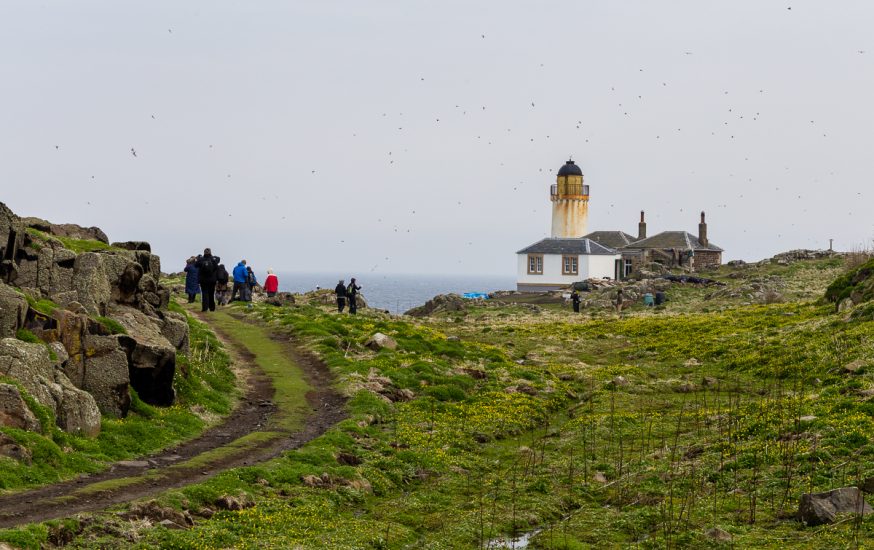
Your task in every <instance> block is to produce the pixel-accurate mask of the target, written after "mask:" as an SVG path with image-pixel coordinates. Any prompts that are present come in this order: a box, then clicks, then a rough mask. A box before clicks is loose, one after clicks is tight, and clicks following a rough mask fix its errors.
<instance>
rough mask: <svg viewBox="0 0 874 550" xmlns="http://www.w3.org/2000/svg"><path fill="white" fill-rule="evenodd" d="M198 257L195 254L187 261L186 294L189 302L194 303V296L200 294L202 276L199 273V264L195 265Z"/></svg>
mask: <svg viewBox="0 0 874 550" xmlns="http://www.w3.org/2000/svg"><path fill="white" fill-rule="evenodd" d="M196 262H197V258H195V257H194V256H192V257H190V258H188V260H187V261H186V262H185V294H187V295H188V303H189V304H193V303H194V298H195V297H196V296H197V295H198V294H200V278H199V277H198V273H197V266H196V265H194V264H195V263H196Z"/></svg>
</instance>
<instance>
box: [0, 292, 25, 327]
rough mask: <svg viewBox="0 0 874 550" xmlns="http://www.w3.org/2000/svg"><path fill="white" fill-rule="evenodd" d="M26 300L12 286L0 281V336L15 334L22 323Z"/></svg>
mask: <svg viewBox="0 0 874 550" xmlns="http://www.w3.org/2000/svg"><path fill="white" fill-rule="evenodd" d="M26 314H27V300H25V298H24V296H22V295H21V294H19V293H18V292H16V291H15V290H14V289H13V288H12V287H10V286H6V285H5V284H3V283H0V338H8V337H10V336H15V332H16V331H17V330H18V329H19V328H21V327H22V326H23V325H24V319H25V315H26Z"/></svg>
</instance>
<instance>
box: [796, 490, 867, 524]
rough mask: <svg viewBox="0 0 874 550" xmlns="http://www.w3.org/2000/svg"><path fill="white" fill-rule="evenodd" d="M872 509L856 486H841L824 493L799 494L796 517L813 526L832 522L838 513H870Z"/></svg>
mask: <svg viewBox="0 0 874 550" xmlns="http://www.w3.org/2000/svg"><path fill="white" fill-rule="evenodd" d="M872 511H874V510H872V508H871V507H870V506H869V505H868V503H867V502H865V499H864V498H863V497H862V491H860V490H859V489H858V487H842V488H840V489H834V490H831V491H827V492H825V493H805V494H803V495H801V503H800V504H799V506H798V519H799V521H802V522H803V523H805V524H806V525H809V526H814V525H823V524H826V523H834V521H835V519H837V515H838V514H850V513H856V514H870V513H871V512H872Z"/></svg>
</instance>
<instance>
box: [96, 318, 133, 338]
mask: <svg viewBox="0 0 874 550" xmlns="http://www.w3.org/2000/svg"><path fill="white" fill-rule="evenodd" d="M97 322H99V323H100V324H101V325H103V326H104V328H106V330H108V331H109V333H110V334H127V329H126V328H124V326H123V325H122V324H121V323H119V322H118V321H116V320H115V319H110V318H109V317H97Z"/></svg>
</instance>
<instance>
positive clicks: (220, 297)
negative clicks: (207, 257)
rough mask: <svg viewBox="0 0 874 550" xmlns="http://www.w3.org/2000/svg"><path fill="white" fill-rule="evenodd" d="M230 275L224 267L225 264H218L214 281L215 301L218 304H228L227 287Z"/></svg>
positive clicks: (228, 294) (228, 293)
mask: <svg viewBox="0 0 874 550" xmlns="http://www.w3.org/2000/svg"><path fill="white" fill-rule="evenodd" d="M229 279H230V276H229V275H228V270H227V268H226V267H225V264H219V266H218V271H217V272H216V282H215V301H216V303H217V304H218V305H220V306H226V305H228V301H229V300H230V297H231V289H229V288H228V280H229Z"/></svg>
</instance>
